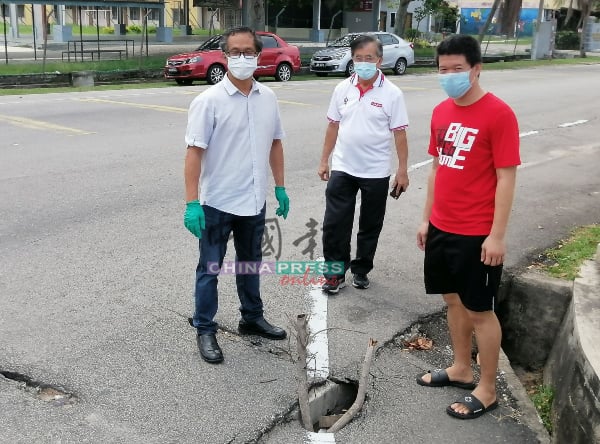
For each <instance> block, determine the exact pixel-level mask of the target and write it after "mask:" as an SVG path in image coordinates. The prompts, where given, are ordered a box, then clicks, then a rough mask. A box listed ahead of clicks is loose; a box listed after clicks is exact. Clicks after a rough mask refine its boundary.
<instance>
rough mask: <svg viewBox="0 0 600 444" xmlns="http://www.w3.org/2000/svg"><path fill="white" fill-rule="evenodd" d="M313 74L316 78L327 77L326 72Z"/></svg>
mask: <svg viewBox="0 0 600 444" xmlns="http://www.w3.org/2000/svg"><path fill="white" fill-rule="evenodd" d="M315 74H316V75H317V76H319V77H327V73H326V72H316V73H315Z"/></svg>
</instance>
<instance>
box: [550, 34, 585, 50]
mask: <svg viewBox="0 0 600 444" xmlns="http://www.w3.org/2000/svg"><path fill="white" fill-rule="evenodd" d="M555 46H556V49H579V34H578V33H577V32H576V31H558V32H557V33H556V40H555Z"/></svg>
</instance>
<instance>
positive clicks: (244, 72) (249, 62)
mask: <svg viewBox="0 0 600 444" xmlns="http://www.w3.org/2000/svg"><path fill="white" fill-rule="evenodd" d="M257 67H258V57H252V58H251V59H247V58H246V57H244V56H240V57H239V58H236V59H234V58H231V57H227V69H228V70H229V72H230V73H231V75H232V76H233V77H235V78H236V79H239V80H246V79H249V78H250V77H252V74H254V71H256V68H257Z"/></svg>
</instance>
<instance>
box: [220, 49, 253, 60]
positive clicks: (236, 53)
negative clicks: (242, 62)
mask: <svg viewBox="0 0 600 444" xmlns="http://www.w3.org/2000/svg"><path fill="white" fill-rule="evenodd" d="M225 55H226V56H227V57H230V58H232V59H239V58H240V57H241V56H242V55H243V56H244V58H245V59H253V58H255V57H256V56H258V53H257V52H256V51H236V50H233V51H229V52H226V53H225Z"/></svg>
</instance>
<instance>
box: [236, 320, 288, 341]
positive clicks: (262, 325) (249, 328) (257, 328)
mask: <svg viewBox="0 0 600 444" xmlns="http://www.w3.org/2000/svg"><path fill="white" fill-rule="evenodd" d="M238 331H239V332H240V334H242V335H257V336H262V337H263V338H268V339H285V338H286V337H287V333H286V332H285V330H284V329H283V328H279V327H275V326H274V325H271V324H269V323H268V322H267V321H266V320H265V319H264V318H261V319H258V320H256V321H253V322H248V321H244V320H243V319H242V320H241V321H240V324H239V325H238Z"/></svg>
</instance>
